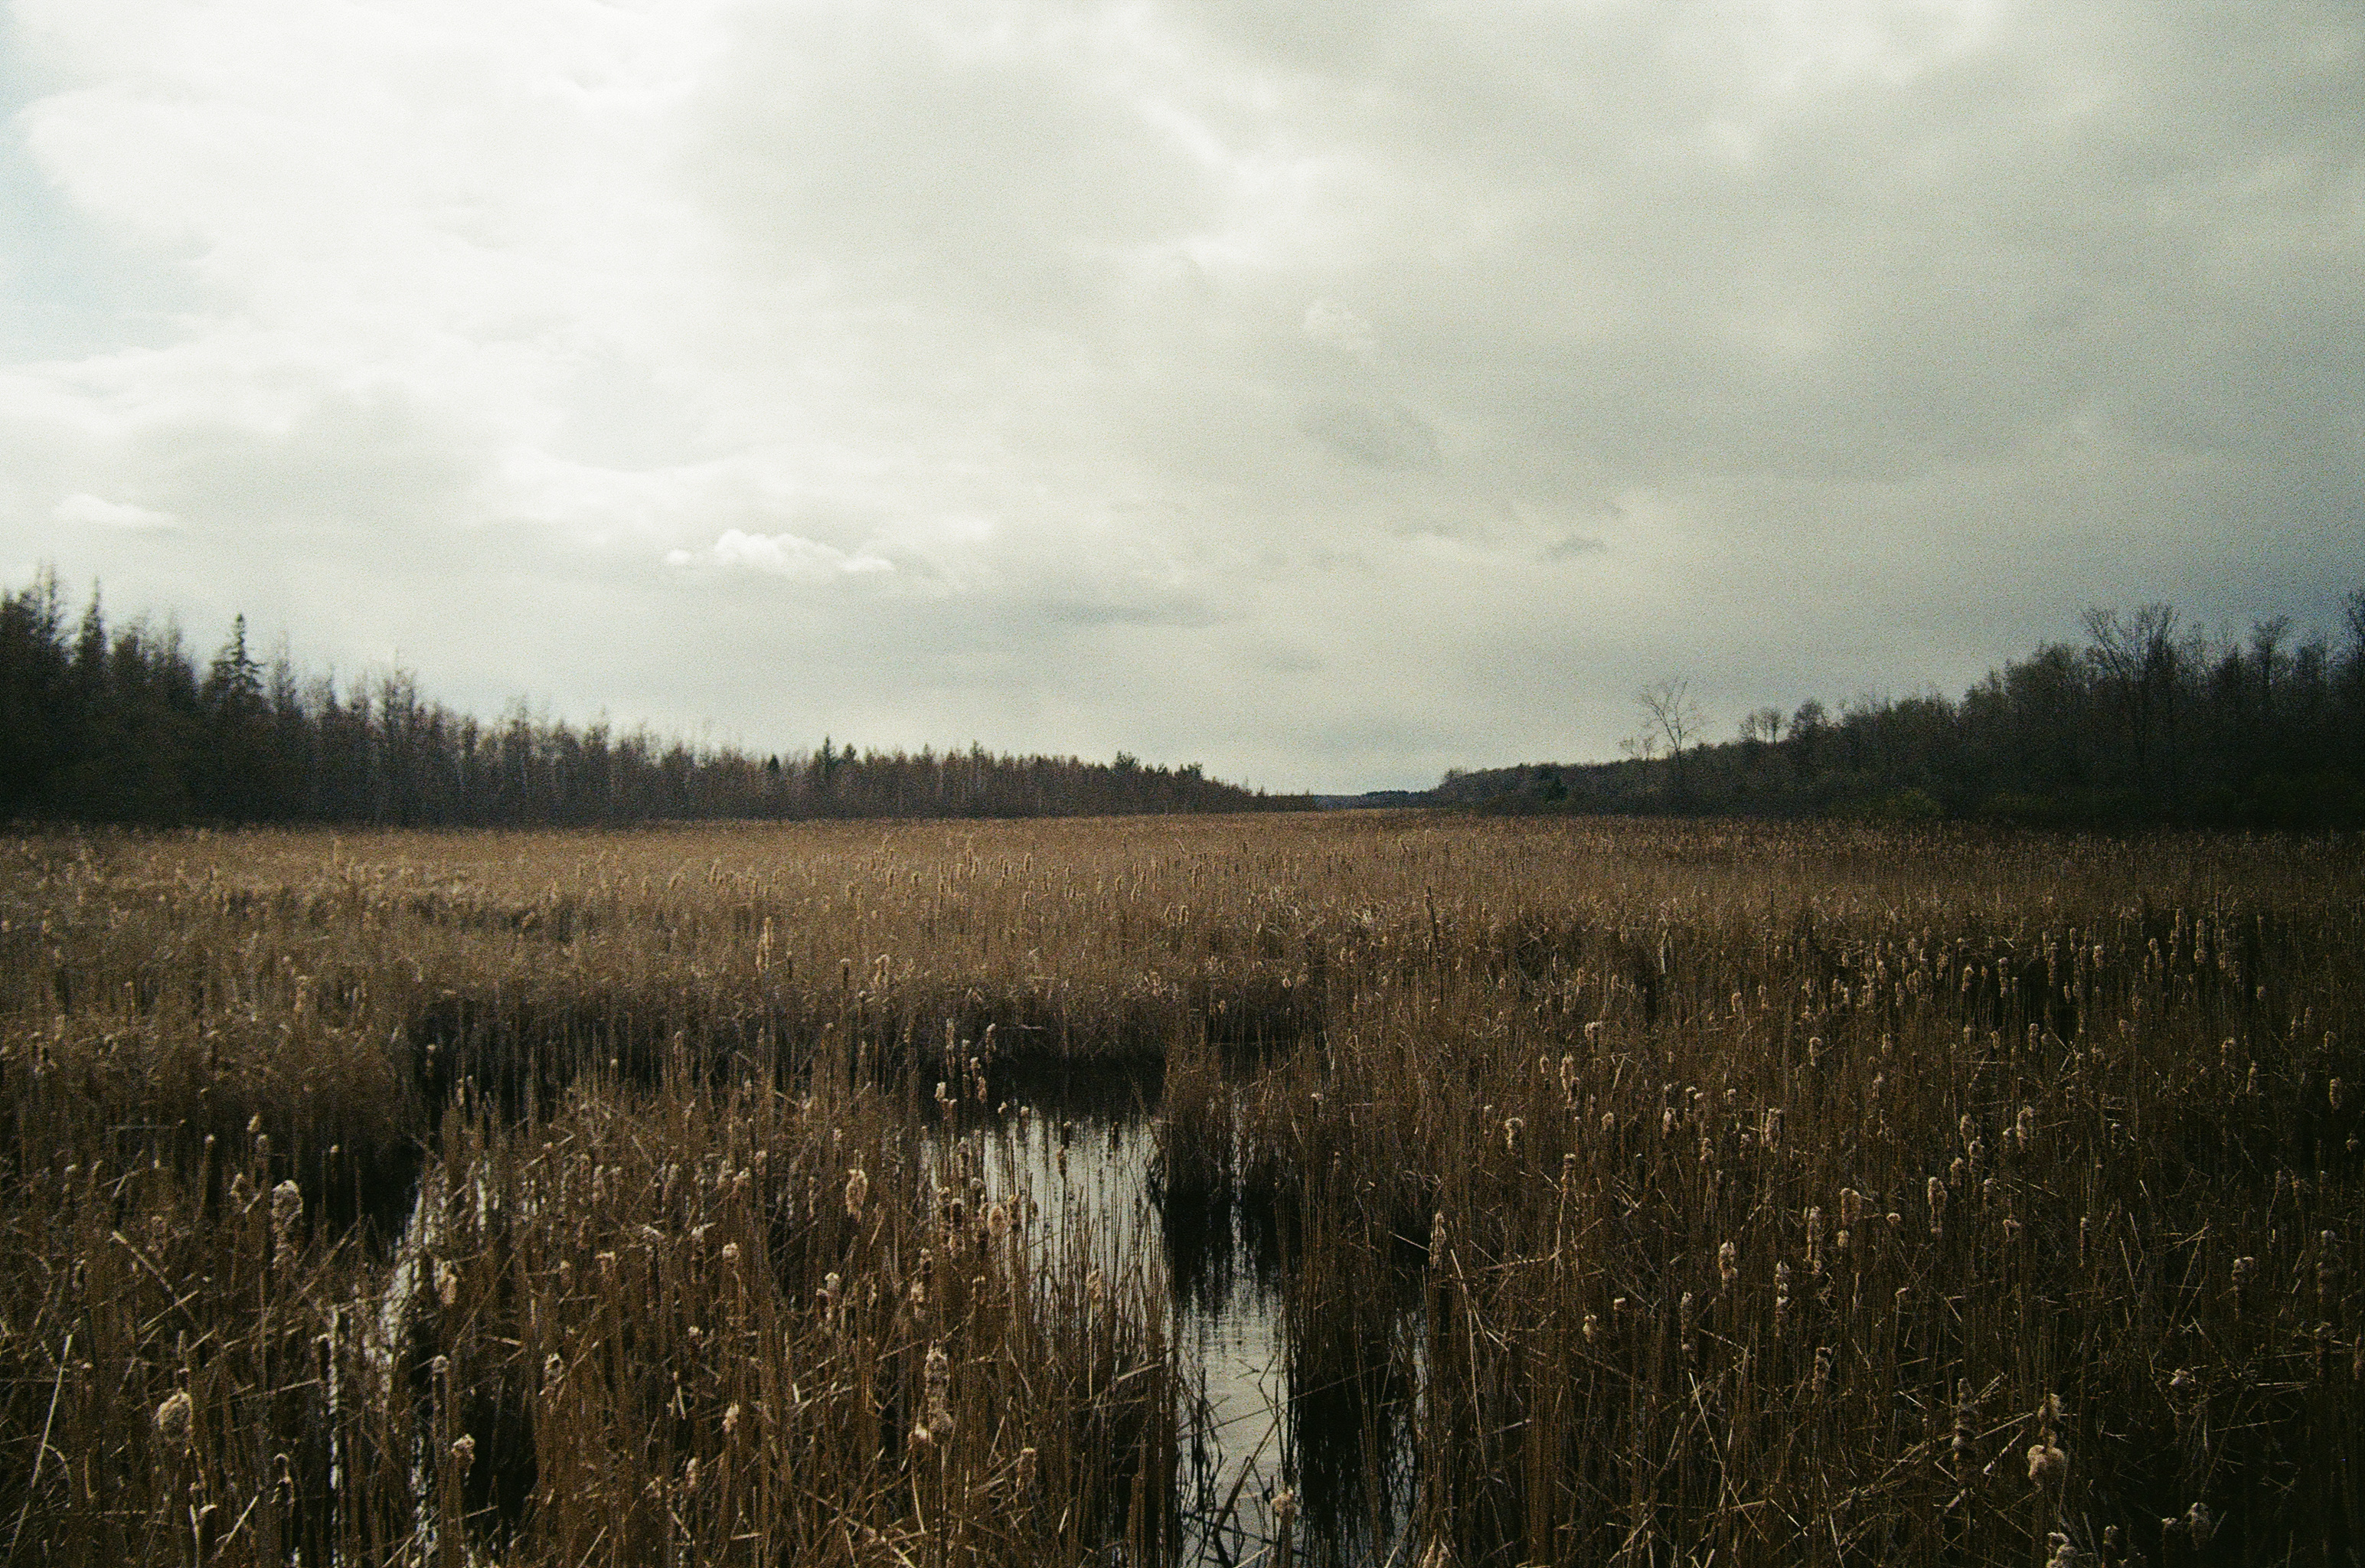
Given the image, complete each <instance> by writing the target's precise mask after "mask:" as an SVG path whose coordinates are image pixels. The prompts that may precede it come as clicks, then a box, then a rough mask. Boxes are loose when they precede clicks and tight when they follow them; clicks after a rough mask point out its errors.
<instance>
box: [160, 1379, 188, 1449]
mask: <svg viewBox="0 0 2365 1568" xmlns="http://www.w3.org/2000/svg"><path fill="white" fill-rule="evenodd" d="M195 1415H196V1405H195V1403H194V1402H193V1401H192V1400H191V1399H190V1398H189V1391H188V1390H187V1389H185V1388H176V1389H174V1391H173V1392H172V1393H170V1394H166V1395H165V1396H164V1402H163V1404H162V1405H159V1406H156V1435H157V1436H158V1437H160V1438H162V1439H164V1441H165V1442H167V1443H170V1444H172V1445H174V1446H175V1447H179V1448H185V1447H187V1446H188V1442H189V1434H190V1432H191V1430H192V1428H194V1427H195V1424H196V1423H195V1420H194V1417H195Z"/></svg>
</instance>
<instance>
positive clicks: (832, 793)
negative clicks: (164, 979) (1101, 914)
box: [0, 576, 1310, 827]
mask: <svg viewBox="0 0 2365 1568" xmlns="http://www.w3.org/2000/svg"><path fill="white" fill-rule="evenodd" d="M1308 804H1310V802H1308V801H1306V800H1304V798H1302V797H1291V796H1270V795H1266V794H1264V793H1263V792H1261V791H1258V790H1243V789H1239V788H1238V787H1236V786H1234V785H1230V784H1224V783H1219V782H1217V781H1216V780H1215V779H1211V778H1206V777H1205V775H1204V773H1203V772H1202V770H1201V768H1200V767H1199V765H1197V764H1195V763H1194V764H1192V765H1190V766H1188V767H1177V768H1169V767H1148V766H1145V765H1143V764H1142V763H1140V762H1139V761H1138V760H1136V759H1135V758H1133V757H1131V756H1126V755H1125V754H1123V753H1119V754H1118V756H1117V757H1116V759H1115V761H1114V762H1105V763H1092V762H1083V761H1080V760H1078V759H1077V758H1075V757H1072V756H1070V757H1053V756H992V755H989V754H988V753H986V752H985V751H983V750H981V749H980V748H977V747H975V746H972V747H971V748H970V750H968V751H966V752H941V753H938V752H932V751H927V750H923V751H921V752H920V753H919V754H918V755H917V756H913V755H910V754H907V753H904V752H901V751H897V752H887V753H881V752H875V751H869V752H857V751H856V750H855V748H854V746H853V745H851V744H850V743H849V744H847V745H844V746H842V747H841V746H839V745H837V744H836V743H835V741H834V740H832V739H830V738H827V737H824V740H823V741H822V743H821V745H820V746H819V747H818V748H817V749H816V750H814V751H812V752H810V753H805V754H799V755H792V756H752V755H749V754H747V753H745V752H741V751H738V750H734V749H732V748H729V747H723V748H719V749H718V748H707V747H701V748H692V747H690V746H689V745H684V744H682V743H680V742H678V741H673V740H666V739H661V738H657V737H653V736H651V735H649V734H646V733H644V732H642V731H637V730H635V731H631V732H627V733H624V734H617V733H615V732H614V731H612V730H611V728H610V727H609V726H608V725H606V724H604V723H594V724H589V725H586V726H584V727H581V728H577V727H575V726H573V725H570V724H566V723H564V722H547V721H538V720H535V719H532V718H531V717H529V716H528V715H527V714H526V713H525V712H524V711H522V710H517V711H512V712H511V713H510V715H509V716H507V717H505V718H503V719H501V720H500V721H499V722H495V723H490V724H487V723H481V722H478V721H477V720H476V719H475V718H472V717H470V716H468V715H466V714H463V713H456V712H454V711H452V710H450V709H448V708H445V707H443V705H442V704H441V703H438V702H434V701H431V700H427V699H425V698H423V697H421V696H420V692H419V690H418V688H417V685H416V684H415V682H414V680H413V679H412V678H411V677H410V676H409V675H407V674H403V673H399V672H397V673H395V674H391V675H386V676H381V677H378V678H375V679H372V680H368V681H365V682H358V683H354V684H352V685H349V686H348V687H346V688H345V689H342V690H340V689H338V687H337V685H336V683H335V682H334V681H333V680H332V679H331V678H329V677H326V676H309V677H308V676H304V675H302V674H300V673H299V672H298V671H297V669H296V668H295V667H294V666H292V665H291V664H290V663H289V661H288V659H287V658H286V655H280V656H277V657H274V658H272V659H270V660H269V661H268V662H264V661H260V660H258V659H256V658H255V657H254V656H253V655H252V652H251V651H250V650H249V648H248V646H247V637H246V622H245V620H244V618H243V617H241V618H240V620H239V622H238V623H237V626H236V629H235V630H234V631H233V632H232V633H231V635H230V640H229V641H228V642H227V643H226V644H223V646H222V647H221V649H220V650H219V652H218V653H216V654H215V655H213V657H212V659H211V660H210V661H208V662H207V663H206V664H205V665H204V666H202V667H201V666H199V665H198V664H197V663H196V659H195V658H194V657H193V656H192V655H191V654H190V653H189V651H188V649H187V648H186V647H185V645H184V644H183V641H182V638H181V634H180V633H179V632H178V631H177V630H176V629H174V627H173V626H171V625H170V623H167V624H166V625H165V626H164V627H163V628H162V629H159V628H157V627H156V626H154V625H152V624H151V623H148V622H133V623H132V624H130V625H127V626H120V627H115V628H110V627H108V626H107V625H106V622H105V619H104V618H103V616H102V615H101V613H100V609H99V602H98V599H97V596H96V595H95V594H94V595H93V596H92V599H91V601H90V604H89V606H88V608H86V609H85V610H84V611H83V612H82V614H81V616H80V617H79V618H78V619H76V618H73V617H72V616H70V615H69V614H68V613H67V612H66V610H64V608H63V606H62V603H61V600H60V597H59V593H58V588H57V584H56V581H55V579H54V578H53V577H47V576H45V577H42V578H41V579H40V580H39V581H37V582H36V583H35V584H34V585H33V586H32V587H30V588H23V589H19V590H17V591H16V592H14V593H6V594H5V595H0V822H6V821H71V822H84V823H139V824H149V825H166V824H174V823H373V824H378V825H384V826H400V827H467V826H484V827H492V826H575V825H583V826H590V825H607V824H619V823H638V822H654V821H667V820H673V821H678V820H685V819H701V818H757V819H762V818H774V819H784V818H804V817H915V816H931V817H938V816H941V817H1025V816H1081V815H1096V814H1103V813H1112V814H1113V813H1119V812H1239V811H1271V810H1288V809H1296V808H1303V807H1305V806H1306V805H1308Z"/></svg>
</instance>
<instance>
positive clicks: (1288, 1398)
mask: <svg viewBox="0 0 2365 1568" xmlns="http://www.w3.org/2000/svg"><path fill="white" fill-rule="evenodd" d="M1157 1088H1158V1085H1157V1081H1156V1080H1155V1079H1150V1080H1149V1081H1147V1082H1146V1083H1145V1082H1143V1081H1139V1080H1132V1079H1126V1078H1082V1077H1080V1078H1070V1079H1066V1080H1062V1081H1049V1082H1038V1083H1034V1084H1030V1085H1028V1086H1027V1091H1028V1092H1026V1093H1025V1094H1023V1095H1022V1096H1020V1097H1017V1099H1016V1100H1015V1102H1014V1103H1013V1104H1012V1105H1011V1106H1010V1108H1009V1109H1008V1110H1006V1111H1004V1112H1003V1114H998V1115H996V1116H993V1117H992V1118H990V1119H980V1120H978V1121H975V1122H971V1123H970V1124H969V1125H968V1126H965V1127H963V1128H962V1129H961V1130H960V1131H959V1132H958V1133H957V1134H951V1135H947V1136H948V1137H958V1139H960V1140H963V1141H964V1142H966V1143H967V1144H968V1146H969V1147H968V1148H966V1149H965V1150H964V1152H963V1158H964V1161H965V1162H966V1163H968V1164H969V1165H970V1169H972V1170H980V1171H981V1174H982V1176H983V1179H984V1181H985V1182H986V1185H987V1189H988V1193H989V1198H990V1201H991V1200H998V1199H1000V1198H1003V1197H1007V1196H1010V1195H1012V1194H1014V1193H1023V1194H1025V1195H1026V1197H1029V1198H1031V1199H1032V1200H1033V1204H1034V1211H1033V1214H1032V1215H1031V1218H1030V1222H1029V1223H1030V1227H1031V1228H1032V1229H1033V1232H1034V1234H1035V1236H1036V1238H1037V1243H1038V1245H1040V1246H1042V1247H1043V1248H1045V1249H1047V1251H1048V1253H1049V1254H1050V1255H1051V1256H1053V1257H1054V1258H1057V1257H1059V1256H1060V1255H1061V1254H1062V1253H1063V1252H1064V1253H1069V1254H1072V1251H1073V1250H1074V1249H1079V1248H1082V1249H1090V1255H1091V1262H1092V1264H1093V1266H1096V1267H1098V1268H1100V1269H1101V1270H1102V1271H1104V1276H1105V1277H1107V1278H1109V1279H1112V1280H1115V1279H1120V1278H1125V1277H1127V1276H1136V1277H1140V1278H1143V1279H1144V1280H1146V1282H1148V1283H1149V1286H1150V1288H1151V1290H1152V1292H1153V1293H1161V1292H1162V1294H1163V1296H1164V1299H1165V1301H1166V1303H1167V1305H1168V1308H1169V1319H1168V1336H1169V1343H1170V1344H1171V1346H1172V1348H1173V1350H1174V1354H1175V1359H1176V1362H1177V1365H1178V1369H1179V1371H1180V1372H1181V1374H1182V1381H1183V1387H1184V1390H1185V1391H1186V1392H1185V1397H1184V1401H1183V1409H1182V1411H1181V1412H1180V1417H1179V1420H1180V1427H1181V1430H1180V1433H1179V1438H1180V1441H1179V1443H1178V1454H1179V1470H1180V1474H1179V1476H1178V1479H1177V1492H1178V1495H1177V1497H1176V1499H1175V1506H1176V1515H1177V1518H1178V1523H1179V1538H1178V1539H1179V1543H1180V1545H1181V1548H1182V1551H1181V1554H1180V1555H1181V1559H1182V1561H1183V1562H1202V1563H1213V1564H1224V1565H1231V1564H1239V1565H1243V1568H1245V1565H1247V1564H1252V1563H1256V1562H1261V1561H1266V1560H1269V1558H1270V1555H1271V1548H1272V1543H1273V1540H1274V1537H1275V1534H1276V1518H1275V1513H1276V1503H1277V1502H1280V1500H1281V1499H1283V1498H1284V1496H1286V1497H1287V1498H1289V1499H1290V1502H1288V1503H1283V1504H1282V1505H1281V1506H1283V1507H1284V1508H1287V1509H1289V1511H1291V1512H1292V1513H1294V1515H1295V1526H1294V1528H1293V1529H1292V1534H1293V1537H1294V1539H1295V1556H1296V1557H1297V1558H1298V1560H1299V1561H1302V1562H1339V1563H1354V1564H1362V1563H1373V1564H1377V1563H1385V1562H1397V1561H1406V1560H1408V1556H1407V1548H1406V1547H1405V1544H1404V1529H1403V1526H1404V1523H1405V1521H1406V1519H1407V1518H1408V1517H1409V1513H1410V1507H1411V1501H1412V1492H1413V1482H1412V1471H1413V1466H1412V1460H1411V1457H1410V1456H1411V1448H1412V1444H1411V1441H1410V1434H1411V1431H1412V1418H1413V1409H1412V1406H1413V1404H1414V1401H1415V1397H1416V1396H1415V1395H1414V1394H1411V1393H1410V1392H1408V1390H1410V1389H1412V1388H1415V1387H1417V1386H1418V1361H1419V1357H1418V1347H1419V1345H1420V1343H1421V1339H1422V1316H1421V1305H1420V1300H1419V1296H1418V1291H1417V1290H1413V1291H1411V1292H1408V1293H1407V1297H1406V1299H1404V1300H1403V1301H1401V1302H1400V1303H1398V1304H1396V1306H1395V1311H1394V1312H1393V1314H1392V1316H1391V1318H1390V1320H1389V1321H1388V1322H1387V1324H1386V1326H1385V1327H1384V1330H1383V1331H1381V1332H1378V1333H1375V1334H1373V1336H1372V1338H1373V1339H1374V1340H1375V1341H1377V1342H1373V1343H1371V1344H1369V1345H1367V1346H1363V1347H1361V1348H1360V1350H1361V1353H1360V1355H1359V1357H1358V1359H1359V1360H1360V1361H1362V1363H1363V1365H1364V1366H1365V1367H1367V1368H1378V1367H1384V1366H1388V1365H1391V1364H1393V1365H1395V1366H1396V1367H1398V1368H1402V1369H1406V1370H1407V1372H1408V1374H1409V1375H1408V1376H1407V1377H1406V1378H1405V1379H1402V1380H1400V1381H1398V1382H1397V1383H1395V1385H1394V1386H1395V1387H1396V1388H1397V1389H1398V1390H1399V1393H1398V1394H1397V1395H1396V1396H1395V1397H1387V1396H1384V1395H1383V1396H1380V1397H1376V1398H1375V1397H1373V1396H1372V1395H1371V1394H1370V1393H1369V1392H1368V1391H1369V1388H1370V1386H1371V1380H1369V1379H1367V1378H1366V1379H1357V1378H1354V1377H1350V1376H1342V1375H1341V1374H1340V1373H1339V1372H1338V1370H1337V1362H1336V1360H1335V1358H1333V1359H1331V1360H1328V1361H1323V1362H1322V1363H1321V1364H1320V1365H1318V1366H1317V1364H1316V1361H1317V1359H1316V1358H1314V1357H1310V1356H1307V1355H1305V1354H1302V1353H1301V1347H1300V1346H1299V1345H1298V1343H1297V1339H1298V1335H1297V1334H1296V1333H1295V1332H1294V1331H1293V1323H1294V1322H1295V1321H1299V1320H1300V1319H1299V1317H1298V1316H1297V1315H1296V1314H1294V1313H1293V1311H1292V1301H1291V1287H1292V1283H1293V1269H1292V1252H1293V1250H1294V1249H1293V1248H1292V1246H1291V1245H1290V1238H1289V1233H1288V1227H1287V1226H1286V1225H1285V1224H1283V1223H1282V1222H1281V1221H1280V1220H1279V1218H1278V1217H1277V1216H1276V1215H1273V1214H1272V1212H1271V1211H1270V1209H1269V1208H1267V1207H1265V1206H1263V1205H1257V1204H1248V1203H1235V1202H1215V1203H1207V1202H1197V1201H1189V1200H1182V1199H1176V1198H1171V1197H1168V1196H1166V1195H1164V1194H1162V1193H1160V1184H1159V1182H1158V1181H1157V1164H1158V1132H1157V1126H1158V1122H1157V1117H1158V1106H1157V1103H1156V1093H1157ZM1019 1104H1024V1105H1025V1106H1026V1110H1025V1112H1024V1113H1023V1114H1020V1113H1019V1112H1018V1111H1017V1106H1018V1105H1019ZM1382 1381H1383V1382H1385V1380H1382Z"/></svg>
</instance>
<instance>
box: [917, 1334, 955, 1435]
mask: <svg viewBox="0 0 2365 1568" xmlns="http://www.w3.org/2000/svg"><path fill="white" fill-rule="evenodd" d="M922 1382H923V1383H924V1385H925V1390H926V1397H925V1401H924V1403H923V1404H922V1406H921V1419H922V1420H924V1421H925V1422H926V1423H927V1425H928V1428H929V1430H930V1431H932V1432H935V1433H938V1434H944V1433H949V1432H950V1431H951V1430H952V1429H953V1412H952V1405H951V1403H950V1401H949V1398H948V1395H949V1394H950V1392H951V1390H952V1382H953V1364H952V1359H951V1358H950V1357H948V1356H947V1355H946V1354H945V1351H944V1347H943V1346H941V1345H931V1346H929V1347H928V1360H927V1367H926V1371H925V1373H924V1374H923V1378H922Z"/></svg>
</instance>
